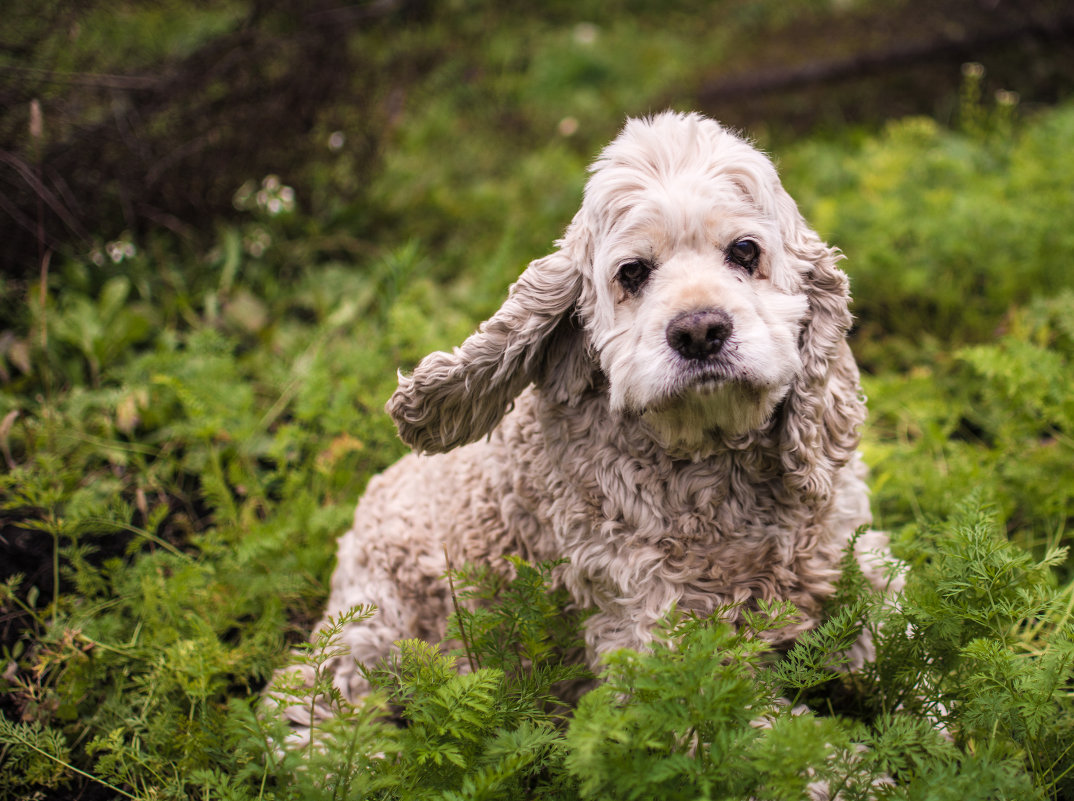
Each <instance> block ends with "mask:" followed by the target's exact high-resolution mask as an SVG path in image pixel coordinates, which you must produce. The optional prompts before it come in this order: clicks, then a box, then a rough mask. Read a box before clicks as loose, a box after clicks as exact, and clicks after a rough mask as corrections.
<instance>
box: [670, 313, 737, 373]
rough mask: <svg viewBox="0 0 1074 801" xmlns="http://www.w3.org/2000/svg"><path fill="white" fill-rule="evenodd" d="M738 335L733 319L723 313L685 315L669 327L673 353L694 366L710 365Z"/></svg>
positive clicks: (681, 315) (674, 320)
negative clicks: (695, 364)
mask: <svg viewBox="0 0 1074 801" xmlns="http://www.w3.org/2000/svg"><path fill="white" fill-rule="evenodd" d="M732 331H734V326H733V325H732V323H731V318H730V317H729V316H728V315H727V312H725V311H723V310H722V309H699V310H698V311H689V312H683V313H682V314H680V315H678V316H677V317H675V318H674V319H673V320H672V321H671V322H670V323H668V327H667V341H668V345H670V346H671V349H672V350H673V351H675V352H676V353H678V354H679V355H680V356H682V357H683V358H684V359H686V360H687V361H690V362H706V361H708V360H710V359H712V357H714V356H715V355H716V354H718V353H719V352H720V350H721V349H722V348H723V346H724V343H725V342H726V341H727V340H728V338H729V337H730V336H731V333H732Z"/></svg>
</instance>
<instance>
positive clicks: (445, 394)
mask: <svg viewBox="0 0 1074 801" xmlns="http://www.w3.org/2000/svg"><path fill="white" fill-rule="evenodd" d="M579 228H580V225H579V223H578V222H577V221H576V222H575V223H573V224H572V226H571V228H569V229H568V231H567V234H566V236H565V237H564V239H563V241H562V242H561V243H560V248H559V250H557V251H556V252H554V253H552V254H551V255H549V256H545V257H544V258H542V259H538V260H536V261H533V262H531V263H530V265H529V266H528V267H527V268H526V270H525V271H524V272H523V273H522V275H521V276H520V277H519V279H518V281H517V282H516V283H515V284H514V285H513V286H512V287H511V289H510V292H509V294H508V296H507V299H506V300H505V301H504V303H503V306H501V307H500V309H499V311H497V312H496V313H495V314H494V315H493V316H492V317H491V318H489V319H488V320H486V321H485V322H484V323H482V324H481V326H480V327H479V328H478V330H477V333H475V334H473V335H472V336H471V337H469V338H468V339H467V340H466V341H465V342H463V343H462V345H461V346H459V347H457V348H455V350H454V351H453V352H452V353H444V352H437V353H431V354H429V355H428V356H426V357H425V358H424V359H422V360H421V362H419V363H418V366H417V367H416V368H414V372H413V373H412V374H411V375H409V376H406V375H403V374H400V375H399V388H398V389H397V390H396V391H395V393H394V394H393V395H392V397H391V398H390V399H389V400H388V405H387V408H388V413H389V414H391V416H392V419H393V420H394V421H395V424H396V427H397V428H398V429H399V436H400V437H401V438H402V440H403V441H404V442H406V443H407V444H408V445H410V446H411V447H412V448H414V449H415V450H417V451H419V452H421V453H442V452H445V451H449V450H451V449H452V448H456V447H458V446H460V445H465V444H466V443H468V442H473V441H475V440H477V439H480V438H481V437H483V436H485V435H486V434H488V433H489V432H490V431H491V430H492V429H493V428H494V427H495V426H496V424H497V423H499V422H500V420H501V419H502V418H503V416H504V414H505V413H506V412H507V410H508V408H509V407H510V405H511V403H512V402H513V401H514V399H515V397H516V396H517V395H518V394H519V393H520V392H521V391H522V390H523V389H524V388H525V387H526V386H527V385H528V384H530V383H531V382H535V383H536V384H537V385H538V386H539V387H540V389H541V391H542V393H543V394H544V395H545V396H547V397H550V398H551V399H553V400H554V401H556V402H560V403H571V402H574V400H575V399H576V398H578V397H579V396H580V395H581V393H582V392H584V391H585V389H586V388H587V387H588V386H589V384H590V383H591V381H592V380H593V376H594V370H595V365H594V362H593V360H592V359H591V358H590V357H589V354H588V353H587V351H586V346H585V337H584V332H583V330H582V328H581V324H580V322H579V321H578V320H577V319H576V317H575V315H576V304H577V301H578V298H579V297H580V295H581V293H582V289H583V278H582V275H583V263H584V262H585V260H586V259H587V258H588V247H587V244H586V240H585V239H584V237H583V236H582V234H581V232H580V231H579V230H578V229H579Z"/></svg>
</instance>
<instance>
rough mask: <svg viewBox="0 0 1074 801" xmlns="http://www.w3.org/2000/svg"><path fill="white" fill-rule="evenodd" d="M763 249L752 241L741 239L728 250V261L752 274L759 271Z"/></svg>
mask: <svg viewBox="0 0 1074 801" xmlns="http://www.w3.org/2000/svg"><path fill="white" fill-rule="evenodd" d="M760 257H761V249H760V248H759V247H758V246H757V243H756V242H754V241H753V240H752V239H740V240H739V241H738V242H735V244H733V245H731V247H729V248H728V249H727V259H728V261H731V262H733V263H735V264H737V265H738V266H739V267H742V268H743V269H744V270H747V271H748V272H750V273H752V272H753V271H754V270H756V269H757V260H758V259H759V258H760Z"/></svg>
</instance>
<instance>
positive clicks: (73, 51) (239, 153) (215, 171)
mask: <svg viewBox="0 0 1074 801" xmlns="http://www.w3.org/2000/svg"><path fill="white" fill-rule="evenodd" d="M4 19H5V21H4V23H3V26H2V29H0V35H2V41H0V199H2V200H0V220H2V221H3V222H2V223H0V224H2V225H3V230H4V236H3V237H2V240H0V258H2V259H3V262H4V264H5V265H7V266H8V267H9V269H10V270H11V271H13V272H14V273H16V274H20V273H21V274H24V275H27V274H31V273H35V272H36V270H37V266H38V262H39V261H40V258H41V256H42V251H43V250H44V249H48V250H51V251H54V252H56V253H64V254H79V253H84V252H88V251H89V250H90V249H91V248H92V247H93V246H94V245H95V244H98V245H99V244H100V242H101V241H102V240H110V239H115V238H117V237H118V236H119V235H120V234H121V233H123V232H126V234H127V235H128V236H130V237H133V238H135V239H139V238H142V237H144V236H145V235H146V233H147V232H149V231H153V230H166V231H170V232H172V233H174V234H176V235H177V236H179V237H180V238H182V239H184V240H186V241H188V242H190V243H192V244H195V245H201V244H204V241H205V233H206V230H207V229H208V228H211V225H210V223H211V221H213V220H219V219H228V218H232V219H233V218H235V216H236V214H237V211H238V210H237V209H236V208H235V204H234V196H235V192H236V191H237V189H238V188H239V187H240V186H242V185H243V184H244V183H245V182H246V181H248V180H256V181H260V180H261V179H262V178H263V177H264V176H265V175H269V174H275V175H278V176H280V178H281V180H282V181H283V182H285V183H286V185H288V186H291V187H293V189H294V191H295V193H296V195H297V200H298V203H299V205H300V207H301V208H302V209H303V210H305V211H306V212H308V213H311V214H313V215H315V216H318V217H319V218H322V219H325V220H331V221H333V222H336V221H338V222H339V223H340V224H341V225H345V227H346V229H347V230H348V231H350V232H351V233H352V234H353V235H355V236H357V237H359V238H362V239H369V238H374V239H376V238H379V237H380V236H382V234H380V233H377V234H372V233H370V232H371V231H374V230H375V231H377V232H380V231H382V228H381V226H382V225H383V224H384V222H385V219H384V218H385V217H392V216H393V215H394V214H398V213H399V212H400V209H401V208H408V211H409V212H412V211H413V207H406V203H408V202H410V201H409V200H404V199H402V198H394V200H395V201H396V203H395V204H393V206H392V207H390V208H386V207H384V205H383V204H382V203H381V202H380V201H382V200H383V198H381V197H377V196H374V195H372V194H371V193H373V192H375V191H376V185H377V182H378V178H380V177H382V176H384V175H385V174H386V172H389V171H391V170H392V169H393V168H398V166H399V165H394V164H393V163H392V162H393V159H395V158H397V157H399V156H400V154H402V153H406V152H408V151H412V150H414V149H416V148H419V147H420V148H421V150H422V152H423V153H424V154H426V155H427V157H428V158H429V160H430V162H431V163H434V164H438V165H440V169H444V170H447V169H449V166H448V165H447V164H444V163H443V162H445V161H446V162H449V163H450V164H451V165H453V169H455V170H458V171H460V172H465V173H468V174H470V175H480V174H488V175H490V176H494V175H496V174H497V171H499V170H504V169H509V168H510V167H509V165H508V164H505V163H503V162H502V161H500V162H497V154H498V153H499V152H501V151H502V152H505V153H509V154H510V159H511V160H513V161H515V162H516V164H517V162H521V161H524V160H525V156H524V154H526V153H530V152H533V151H534V150H535V149H540V148H547V147H550V146H551V145H552V144H553V143H557V142H558V146H559V147H561V148H563V149H564V150H566V151H567V152H569V153H570V154H572V155H574V154H577V155H580V156H581V157H582V159H583V161H584V160H585V159H588V158H589V157H591V156H592V155H593V154H594V152H595V151H596V149H597V148H598V147H599V146H600V144H601V143H603V142H605V141H607V140H608V139H610V138H611V137H612V136H613V135H614V133H615V131H616V128H617V126H618V125H619V124H621V121H622V119H623V117H624V116H625V115H629V114H635V115H637V114H645V113H647V112H649V111H653V110H659V109H662V108H665V107H668V106H675V107H680V108H687V107H689V108H695V109H698V110H701V111H703V112H705V113H707V114H710V115H713V116H715V117H716V118H718V119H720V120H722V121H723V122H725V123H727V124H729V125H732V126H735V127H737V128H740V129H742V130H743V131H745V132H747V133H748V134H749V135H750V136H752V137H754V138H756V139H758V140H759V142H760V144H762V146H768V145H772V146H775V145H777V144H778V143H780V142H785V141H788V140H789V139H790V138H792V137H795V136H801V135H803V134H817V133H824V134H828V133H833V132H837V131H844V130H845V129H847V128H848V127H850V128H855V129H856V128H860V127H864V128H866V129H876V128H877V127H878V126H880V125H881V124H882V123H883V122H884V120H887V119H891V118H898V117H903V116H907V115H911V114H915V115H916V114H920V115H926V116H929V117H931V118H933V119H936V120H938V121H939V122H941V123H943V124H952V123H955V122H957V119H958V110H959V90H960V86H961V85H962V83H963V80H964V79H963V76H962V74H961V71H960V69H961V66H962V65H963V64H964V63H967V62H977V63H980V64H981V65H983V68H984V73H983V78H982V79H981V81H980V86H979V89H980V91H981V92H982V93H983V96H984V97H986V98H991V97H992V95H993V93H994V92H995V91H996V90H1004V91H1007V92H1013V93H1017V98H1018V100H1017V102H1018V103H1019V105H1020V109H1022V110H1032V109H1034V108H1037V107H1039V106H1041V105H1050V104H1054V103H1056V102H1058V101H1060V100H1062V99H1063V98H1065V97H1067V96H1068V95H1069V94H1070V91H1071V87H1072V86H1074V11H1072V10H1071V8H1070V4H1069V3H1065V2H1062V0H1023V1H1022V2H1017V3H1016V2H1011V1H1010V0H928V1H927V2H926V1H925V0H789V1H788V2H776V0H754V1H753V2H741V1H738V2H732V1H730V0H724V1H722V2H720V1H717V2H668V3H651V2H640V1H638V0H619V1H618V2H612V3H595V2H587V1H586V0H582V1H581V2H558V1H553V2H545V3H494V2H462V1H461V0H447V2H428V0H369V2H363V3H356V4H345V3H341V2H335V1H333V0H324V1H322V0H310V1H307V2H300V1H298V0H248V1H247V2H241V1H239V0H234V1H233V0H226V1H225V2H196V1H191V0H186V1H185V2H177V1H175V2H173V0H165V2H137V0H129V1H126V2H118V1H116V0H104V1H91V2H84V3H74V4H73V3H66V2H59V0H32V1H31V0H8V2H7V3H5V10H4ZM1012 97H1013V95H1012V96H1009V98H1012ZM489 142H492V143H494V144H495V147H493V148H491V150H490V148H489V147H488V146H487V144H488V143H489ZM415 166H416V165H415ZM430 179H432V176H430ZM554 183H556V181H553V180H549V181H548V185H549V186H551V185H552V184H554ZM415 192H416V194H417V195H422V194H424V193H422V192H421V191H420V189H416V190H415ZM428 200H429V198H428V195H427V194H425V196H424V197H417V198H415V202H427V201H428ZM414 222H415V221H414V220H413V219H410V220H408V222H407V224H406V225H407V226H411V225H413V224H414Z"/></svg>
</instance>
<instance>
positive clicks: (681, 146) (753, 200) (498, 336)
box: [326, 112, 886, 698]
mask: <svg viewBox="0 0 1074 801" xmlns="http://www.w3.org/2000/svg"><path fill="white" fill-rule="evenodd" d="M591 172H592V175H591V177H590V180H589V182H588V184H587V186H586V190H585V197H584V201H583V203H582V206H581V209H580V211H579V212H578V214H577V215H576V216H575V218H574V220H573V221H572V223H571V224H570V226H569V227H568V229H567V231H566V233H565V235H564V236H563V238H562V239H561V240H560V241H559V242H558V243H557V248H558V249H557V250H556V251H555V252H554V253H552V254H551V255H549V256H546V257H545V258H542V259H539V260H537V261H534V262H533V263H531V264H530V265H529V266H528V267H527V269H526V270H525V271H524V272H523V273H522V275H521V277H520V278H519V279H518V281H517V283H515V284H514V286H513V287H512V288H511V290H510V292H509V294H508V297H507V299H506V300H505V301H504V304H503V306H502V307H501V308H500V309H499V311H497V312H496V313H495V314H494V315H493V316H492V318H491V319H489V320H488V321H486V322H485V323H484V324H483V325H481V327H480V328H479V329H478V331H477V332H476V333H475V334H474V335H472V336H471V337H470V338H468V339H467V340H466V341H465V342H464V343H463V344H462V345H461V346H460V347H458V348H456V349H455V350H454V351H453V352H452V353H450V354H449V353H433V354H431V355H429V356H427V357H426V358H425V359H423V360H422V361H421V363H420V364H418V366H417V367H416V368H415V370H414V372H413V373H412V374H411V375H409V376H406V375H402V374H400V376H399V388H398V390H397V391H396V392H395V394H394V395H393V396H392V397H391V399H390V400H389V402H388V411H389V413H390V414H391V416H392V418H393V419H394V420H395V422H396V424H397V426H398V429H399V434H400V436H401V437H402V438H403V440H404V441H405V442H406V443H407V444H409V445H410V446H412V447H413V448H414V450H415V451H417V453H415V454H411V455H409V456H407V457H405V458H404V459H403V460H402V461H400V462H399V463H398V464H396V465H394V466H393V467H391V468H390V469H389V470H387V471H386V472H385V473H383V474H382V475H380V476H377V477H375V478H374V479H373V480H372V481H371V482H370V484H369V487H368V489H367V491H366V493H365V496H364V498H363V499H362V501H361V502H360V504H359V506H358V509H357V512H356V514H355V520H354V526H353V528H352V529H351V530H350V531H348V532H347V533H346V534H345V535H344V536H343V537H342V539H341V540H340V545H339V564H338V567H337V569H336V573H335V575H334V577H333V579H332V592H331V598H330V599H329V603H328V609H327V612H326V614H333V613H338V612H339V611H341V610H343V609H346V608H348V607H350V606H352V605H354V604H358V603H375V604H376V605H377V606H378V607H379V609H380V613H379V615H378V616H377V617H376V618H375V619H374V621H373V622H372V623H371V624H369V623H366V624H362V625H360V626H355V627H352V628H350V629H348V630H347V631H346V632H345V640H346V642H347V644H348V645H349V646H350V649H351V652H352V654H353V656H354V657H356V658H357V659H358V660H361V661H363V662H374V661H376V660H378V659H380V658H382V657H384V656H386V655H387V654H388V653H389V651H390V649H391V647H392V644H393V642H395V641H397V640H399V639H401V638H405V637H413V636H420V637H427V638H434V639H435V638H439V637H440V636H442V634H443V631H442V625H443V621H444V619H445V618H446V616H447V613H448V611H449V606H450V598H449V596H448V591H447V586H446V583H445V581H444V580H443V578H442V575H443V573H444V570H445V566H446V562H445V551H446V553H447V556H448V558H450V559H451V561H452V563H454V564H461V563H463V562H464V561H478V562H491V563H494V564H495V563H497V562H502V560H500V559H499V557H500V556H501V555H502V554H505V553H517V554H521V555H522V556H523V557H525V558H527V559H531V560H546V559H555V558H560V557H567V558H568V559H569V562H568V563H566V564H565V565H564V566H562V568H561V569H560V570H561V572H559V574H558V580H559V581H560V582H562V584H563V585H564V586H565V587H566V588H567V589H568V590H569V592H570V594H571V596H572V598H573V599H574V601H575V602H576V603H577V604H578V605H580V606H583V607H591V608H593V609H594V610H596V611H595V613H594V614H593V615H592V616H591V617H590V618H589V619H588V621H587V623H586V632H585V637H586V642H587V647H588V652H589V656H590V658H591V659H592V660H594V661H595V660H596V659H597V657H598V656H599V654H601V653H603V652H606V651H608V650H611V649H615V648H621V647H635V648H637V647H643V646H644V645H645V644H646V643H647V642H648V640H649V638H650V636H651V635H650V631H651V628H652V626H653V623H654V622H655V621H656V620H657V619H659V618H660V616H661V615H662V614H664V613H665V612H666V611H667V609H668V608H669V607H670V606H671V605H672V604H675V605H677V606H678V608H679V609H682V610H684V611H687V612H698V613H700V614H705V613H708V612H711V611H712V610H713V609H715V608H716V607H718V606H721V605H725V604H742V605H745V606H748V605H749V604H751V603H753V602H755V601H756V600H757V599H788V600H790V601H793V602H794V603H795V604H796V605H797V606H798V608H799V609H800V610H801V611H802V618H803V619H802V622H801V625H799V626H794V627H791V628H789V629H786V630H783V631H781V632H778V633H777V634H775V635H773V638H774V639H775V640H776V641H777V644H780V643H787V642H789V641H790V640H792V639H793V638H794V637H795V636H796V635H797V634H799V633H800V632H801V631H802V630H805V629H808V628H809V627H811V626H813V625H815V624H816V623H817V622H818V620H819V616H820V614H821V607H822V604H823V602H824V600H825V598H826V597H827V596H829V595H830V593H831V592H832V589H833V585H832V582H833V581H834V579H835V578H836V577H837V569H836V565H837V562H838V560H839V558H840V556H841V552H842V549H843V548H844V546H845V545H846V543H847V541H848V539H849V537H850V536H851V534H852V533H853V532H854V530H855V529H856V528H857V527H859V526H861V525H862V524H865V523H867V522H869V520H870V517H869V506H868V499H867V490H866V486H865V483H864V480H863V474H864V468H863V467H862V465H861V463H860V460H859V459H858V458H857V456H856V448H857V444H858V429H859V427H860V425H861V423H862V421H863V419H864V416H865V406H864V402H863V399H862V396H861V393H860V390H859V387H858V371H857V367H856V365H855V363H854V359H853V357H852V355H851V352H850V349H849V347H848V346H847V344H846V333H847V329H848V327H849V326H850V322H851V317H850V313H849V310H848V300H849V295H848V282H847V278H846V276H845V275H844V274H843V273H842V272H841V271H840V270H839V269H838V268H837V266H836V262H837V261H838V259H839V258H840V255H839V253H838V251H836V250H834V249H832V248H830V247H828V246H827V245H825V244H824V243H823V242H822V241H821V240H820V238H819V237H818V236H817V234H816V233H814V232H813V231H812V230H811V229H810V228H809V227H808V225H807V224H806V223H805V221H804V220H803V219H802V216H801V215H800V214H799V212H798V209H797V207H796V205H795V203H794V201H793V200H792V199H791V197H790V196H789V195H788V194H787V193H786V192H785V191H784V189H783V187H782V186H781V184H780V182H779V179H778V177H777V174H776V170H775V168H774V167H773V166H772V164H771V162H770V161H769V160H768V159H767V158H766V157H765V156H764V155H762V154H761V153H759V152H758V151H757V150H755V149H754V148H753V147H751V146H750V145H749V144H748V143H747V142H745V141H743V140H742V139H740V138H738V137H737V136H735V135H734V134H732V133H730V132H728V131H727V130H725V129H724V128H722V127H720V126H719V125H718V124H717V123H716V122H714V121H712V120H708V119H705V118H703V117H701V116H699V115H696V114H678V113H671V112H668V113H664V114H660V115H657V116H655V117H652V118H649V119H643V120H631V121H628V123H627V124H626V126H625V128H624V129H623V131H622V133H621V134H620V135H619V137H618V138H617V139H616V140H615V141H614V142H612V143H611V144H610V145H609V146H608V147H607V148H606V149H605V150H604V151H603V153H602V154H601V155H600V157H599V158H598V159H597V161H596V162H595V164H594V165H593V167H592V168H591ZM743 239H749V240H750V241H752V242H754V243H755V244H756V245H757V246H758V249H759V256H758V258H757V260H756V263H755V264H754V265H752V269H745V268H744V267H742V266H740V265H739V264H737V263H734V262H733V261H732V260H731V259H730V257H729V255H728V253H729V251H728V248H730V247H731V246H732V245H733V244H734V243H735V242H736V241H741V240H743ZM632 259H645V260H646V262H647V263H649V264H651V265H653V268H654V269H653V271H652V273H651V275H650V276H649V278H648V280H647V281H646V282H645V283H644V285H643V286H642V287H641V288H640V290H639V291H637V292H631V291H628V289H627V288H624V285H623V283H622V282H621V281H620V280H618V279H617V275H618V271H619V269H620V268H621V266H622V265H623V264H624V263H625V262H628V261H630V260H632ZM712 309H716V310H718V313H719V314H720V315H722V317H721V319H727V320H729V321H730V323H731V329H730V333H729V335H728V336H727V338H726V341H725V342H724V344H723V346H722V348H721V349H720V350H719V352H718V353H717V354H716V355H715V356H713V357H711V358H707V359H704V360H702V361H700V362H690V360H689V359H685V358H684V357H683V356H682V355H681V354H680V353H678V352H676V350H675V349H674V348H673V347H672V345H671V344H670V340H669V338H668V326H669V323H670V321H671V320H673V319H674V318H675V317H676V316H677V315H681V314H683V313H684V312H685V313H692V312H697V311H698V310H712ZM885 547H886V543H885V541H884V538H883V537H882V535H879V534H875V533H874V534H870V535H868V536H866V537H865V538H863V539H862V541H861V543H860V545H859V548H860V550H861V552H862V555H864V554H865V553H866V552H869V551H872V552H880V553H881V554H882V553H883V552H884V549H885ZM863 565H864V566H865V568H866V572H867V575H869V576H870V577H871V578H872V579H873V580H874V581H875V582H876V583H878V584H879V583H880V582H881V572H882V569H881V567H880V566H879V564H878V563H877V562H876V560H870V559H863ZM859 650H861V651H862V652H863V653H862V654H859V656H862V655H863V654H864V651H865V650H866V646H865V645H863V646H862V648H861V649H859ZM333 667H334V670H335V678H336V682H337V684H338V686H339V687H340V688H341V689H342V690H343V691H344V692H345V694H346V695H347V696H348V697H351V698H354V697H356V696H360V695H361V694H362V693H363V692H364V691H366V689H367V687H366V685H365V682H364V679H363V677H362V676H361V675H360V674H359V673H358V672H357V671H356V670H355V668H354V663H353V661H352V660H342V659H341V660H338V661H337V662H336V663H335V664H334V666H333Z"/></svg>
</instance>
